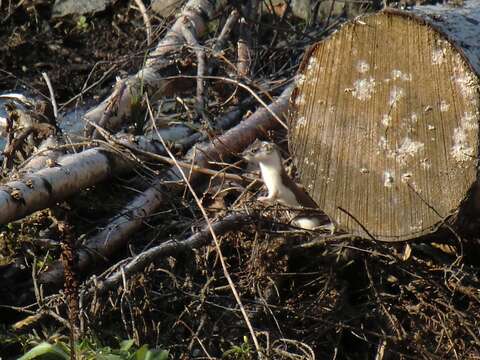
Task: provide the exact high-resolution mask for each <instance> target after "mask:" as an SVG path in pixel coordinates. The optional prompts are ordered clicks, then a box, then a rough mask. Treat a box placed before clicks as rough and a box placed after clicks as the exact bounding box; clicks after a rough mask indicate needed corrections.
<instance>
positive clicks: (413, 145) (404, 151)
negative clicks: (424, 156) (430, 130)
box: [395, 136, 425, 165]
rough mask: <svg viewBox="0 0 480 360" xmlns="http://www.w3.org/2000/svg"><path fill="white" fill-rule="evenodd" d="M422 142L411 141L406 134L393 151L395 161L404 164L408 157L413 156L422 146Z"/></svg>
mask: <svg viewBox="0 0 480 360" xmlns="http://www.w3.org/2000/svg"><path fill="white" fill-rule="evenodd" d="M424 146H425V145H424V144H423V143H422V142H420V141H413V140H412V139H410V138H409V137H408V136H407V137H405V138H404V139H403V142H402V144H401V145H400V147H399V148H398V149H397V150H396V151H395V157H396V159H397V161H398V162H399V163H400V164H402V165H404V164H405V163H406V162H407V159H408V158H409V157H414V156H415V155H417V153H418V152H419V151H420V150H422V149H423V148H424Z"/></svg>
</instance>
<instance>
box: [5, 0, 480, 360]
mask: <svg viewBox="0 0 480 360" xmlns="http://www.w3.org/2000/svg"><path fill="white" fill-rule="evenodd" d="M21 3H23V2H21ZM135 3H137V2H135ZM188 3H189V4H190V7H187V8H184V11H183V13H182V14H181V15H180V14H177V16H176V17H174V16H172V17H170V18H168V19H160V18H157V17H155V16H154V15H153V14H152V13H151V11H150V9H147V16H148V17H149V18H150V21H151V23H152V28H153V29H154V31H153V32H152V34H151V36H152V39H151V41H152V45H153V46H156V45H158V44H161V46H156V48H155V49H152V48H147V45H146V44H147V42H146V36H147V35H146V34H147V31H146V30H145V25H144V22H145V13H144V14H143V16H142V14H141V13H140V12H138V11H133V10H132V8H131V3H130V2H127V1H125V2H119V3H117V4H116V5H115V6H114V7H112V8H111V9H108V10H107V11H106V12H105V13H101V14H99V15H96V16H95V17H92V18H88V20H87V26H86V27H85V25H82V24H83V22H82V23H80V25H79V22H78V19H63V20H58V19H57V20H55V21H54V20H51V19H50V18H49V14H48V5H45V4H41V5H39V6H36V5H35V2H33V5H32V6H33V9H32V8H28V9H30V10H28V9H27V10H25V9H24V8H25V6H23V5H22V6H20V5H19V6H17V7H14V8H15V10H13V11H11V10H8V11H10V12H9V16H8V18H6V20H5V21H3V23H2V25H1V26H2V27H4V28H5V30H6V31H4V32H3V33H2V36H5V37H8V38H9V39H10V38H12V37H14V36H16V35H15V34H16V32H17V33H18V32H19V31H20V30H21V31H23V32H21V34H22V37H21V38H22V39H23V40H22V41H23V42H22V44H24V45H22V46H27V45H25V44H29V45H30V46H33V48H34V49H37V51H38V53H40V52H41V51H40V48H41V46H40V45H39V41H40V40H38V39H42V41H45V39H46V37H47V35H48V34H52V33H53V34H54V35H55V36H54V40H52V41H51V42H48V41H47V42H46V45H47V48H48V49H50V50H49V51H55V52H54V54H56V52H60V53H64V51H63V50H62V49H64V48H65V49H66V48H68V51H70V53H69V54H70V55H68V56H67V53H66V52H65V54H66V55H65V58H62V59H63V60H64V61H65V62H64V63H63V66H58V65H56V64H55V63H54V62H50V61H49V60H47V63H46V64H44V65H42V66H43V67H42V66H40V67H38V66H39V65H38V64H37V63H36V62H37V61H40V60H39V59H40V57H36V55H35V54H37V52H33V55H32V58H31V59H30V58H26V57H24V56H23V54H24V53H25V51H27V50H25V48H24V47H22V46H20V45H18V44H16V43H15V44H13V45H12V44H11V43H8V42H6V43H5V45H4V49H2V52H1V53H2V55H1V56H2V57H3V58H4V62H3V64H4V65H3V66H4V67H5V68H4V69H0V71H1V73H2V74H6V75H5V76H4V77H0V86H1V89H2V91H4V92H12V91H19V89H21V90H22V91H25V88H21V87H19V85H18V84H21V83H24V82H28V83H29V84H31V88H29V90H28V91H27V92H26V94H27V95H28V98H29V99H34V98H35V97H36V96H38V94H40V93H41V92H42V93H44V94H45V96H43V101H45V102H46V103H48V102H49V101H50V100H51V97H50V96H49V95H47V94H48V89H47V86H46V85H45V83H44V81H43V78H42V77H41V75H40V72H41V71H48V74H49V77H50V80H51V83H52V87H53V90H54V93H55V97H56V101H57V102H58V108H59V112H60V114H61V115H60V117H59V128H61V129H62V131H61V132H57V131H53V129H51V126H54V125H49V126H46V125H38V124H45V121H46V119H45V117H44V116H42V115H41V114H42V113H41V112H39V111H38V106H37V107H36V106H30V107H29V106H28V105H27V104H25V103H24V102H19V101H10V102H9V106H10V107H11V108H10V111H12V112H15V114H17V115H16V116H17V117H22V116H27V117H28V114H36V115H35V116H36V117H32V116H30V118H29V119H33V118H34V119H36V120H35V121H32V122H30V123H29V125H28V126H30V127H32V129H37V128H39V127H40V128H42V129H43V128H48V129H49V130H50V129H51V130H52V133H47V135H46V137H47V138H49V139H52V137H54V138H55V142H54V143H49V145H48V146H47V147H46V148H43V150H42V148H41V146H42V144H43V141H42V138H41V137H38V136H35V135H37V133H36V132H35V131H34V130H28V129H29V128H28V126H25V125H24V124H23V123H21V122H19V121H16V122H15V124H16V125H17V127H13V126H12V127H10V128H9V129H8V130H7V135H8V136H9V139H10V140H9V143H8V147H7V148H6V149H7V150H9V151H8V152H7V153H6V154H5V156H4V160H3V164H4V174H3V179H2V185H3V187H2V194H3V195H2V196H3V198H2V197H0V204H1V203H2V201H4V203H5V204H9V206H10V207H8V211H9V212H8V211H7V210H2V214H0V218H1V219H4V220H3V222H4V223H5V225H2V228H1V232H0V249H1V252H0V261H1V262H0V264H1V265H0V282H1V284H2V287H1V289H0V304H2V306H1V308H0V318H1V319H2V321H3V322H4V323H3V324H2V325H1V327H0V331H1V332H3V334H1V336H0V341H1V342H0V349H1V350H0V352H1V355H2V356H4V358H7V359H8V358H17V357H18V354H19V353H20V352H21V347H20V345H21V344H22V342H23V343H25V342H26V341H27V340H28V339H32V338H35V339H36V340H38V339H39V338H40V339H46V340H48V341H51V342H54V341H63V342H65V343H68V339H69V336H70V334H73V337H74V338H82V339H84V338H97V339H100V340H101V342H102V343H104V344H113V343H115V342H116V340H117V339H126V338H131V339H134V340H135V342H136V343H137V344H144V343H148V344H150V345H151V346H152V347H153V346H158V347H160V348H162V349H167V350H169V352H170V357H171V358H174V359H178V358H183V359H188V358H220V357H222V356H227V357H230V358H237V359H250V358H252V359H253V358H257V357H263V358H269V359H314V358H316V359H324V358H328V359H378V360H382V359H446V358H448V359H475V358H480V340H479V337H480V334H479V332H478V328H479V324H478V321H479V319H480V318H479V314H480V295H479V291H478V289H479V288H480V282H479V279H478V266H479V264H478V258H477V256H476V251H477V248H478V245H477V243H476V239H475V238H474V236H472V238H470V239H463V238H459V237H457V236H455V234H453V235H452V234H451V233H450V232H448V231H446V232H444V233H439V234H436V235H435V236H432V237H429V238H426V239H420V241H413V242H409V243H408V244H407V243H398V244H394V245H389V244H384V243H379V242H374V241H371V240H361V239H358V238H351V237H348V236H346V235H345V234H337V235H334V236H330V235H327V234H318V233H310V232H302V231H299V230H296V229H293V228H292V227H291V226H289V224H288V221H287V220H286V216H285V213H286V209H282V208H281V207H279V206H275V205H274V206H264V205H262V204H260V203H258V202H257V201H256V198H257V197H258V194H259V193H260V192H262V191H263V190H262V188H261V182H260V181H258V180H255V179H257V178H258V176H257V175H258V172H255V170H254V169H251V168H250V167H248V166H247V164H245V163H244V162H243V161H242V158H241V154H242V152H243V150H244V149H245V148H247V147H248V145H249V144H250V143H251V142H253V140H254V139H255V138H257V137H260V138H263V139H267V140H271V141H275V142H276V143H277V144H279V145H280V146H281V147H282V149H283V155H284V158H286V159H287V160H286V166H287V169H288V170H289V171H290V172H291V174H292V175H295V170H294V169H293V166H292V163H291V160H290V159H288V158H289V155H288V152H287V150H286V149H287V143H286V142H287V140H286V138H287V136H286V131H285V129H283V127H282V125H281V121H282V122H283V121H284V120H285V119H284V116H283V115H284V113H285V112H286V108H287V103H288V97H289V94H290V91H291V84H292V80H293V78H294V76H295V74H296V70H297V68H298V64H299V62H300V61H301V57H302V55H303V53H304V51H305V49H306V47H307V46H308V45H310V44H312V43H314V42H315V41H318V40H320V39H322V38H323V37H325V36H326V35H327V34H328V33H329V31H331V30H332V29H334V28H335V26H336V25H338V23H339V21H340V19H336V18H332V19H331V18H330V16H329V17H328V22H327V23H316V22H312V21H306V22H305V21H300V20H299V19H296V18H294V17H292V15H291V13H289V11H288V10H287V11H286V12H285V13H283V12H282V13H281V14H280V15H278V14H277V15H272V14H270V13H269V12H268V11H265V10H264V12H263V13H262V15H261V16H260V15H255V14H257V12H256V11H255V10H254V9H255V8H256V7H257V6H262V7H263V8H264V9H265V8H268V7H269V6H270V1H266V2H263V3H257V2H256V1H248V2H246V3H245V4H246V5H245V4H243V2H242V3H241V4H238V3H235V2H232V3H229V2H226V1H225V2H223V1H189V2H188ZM132 4H133V2H132ZM192 4H194V5H198V6H200V8H196V7H194V6H192ZM199 4H200V5H199ZM242 4H243V5H245V6H240V5H242ZM204 5H205V6H208V7H209V8H208V9H202V8H201V6H204ZM0 6H1V10H0V11H6V10H7V6H6V5H5V4H2V5H0ZM199 9H201V10H203V12H198V10H199ZM28 11H30V13H29V14H37V16H36V17H35V16H33V15H31V16H30V15H29V16H26V15H23V16H22V14H24V13H23V12H27V13H28ZM44 11H45V13H44ZM19 12H20V13H19ZM199 13H201V16H200V17H199V18H196V17H195V16H198V15H199ZM25 16H26V19H28V20H25ZM18 17H20V18H18ZM34 19H35V20H34ZM22 21H23V24H24V25H23V27H21V26H20V27H19V25H18V24H19V23H22ZM44 23H47V24H48V27H49V30H48V31H47V32H46V33H45V32H43V31H41V30H39V26H40V25H41V24H44ZM185 24H189V26H185ZM110 26H111V27H110ZM79 29H83V31H81V30H79ZM155 29H157V30H155ZM158 29H159V30H158ZM172 29H177V30H178V31H175V32H171V30H172ZM179 29H180V30H179ZM60 30H62V31H63V32H64V33H65V34H67V36H66V37H65V38H64V35H63V34H61V33H60ZM30 32H33V34H35V35H36V36H31V35H30ZM69 36H70V37H74V38H76V39H77V40H76V42H75V44H82V45H81V46H78V47H77V46H66V44H67V43H68V41H67V39H68V38H69ZM58 42H60V43H62V45H60V46H59V47H55V46H53V45H55V44H56V43H58ZM123 42H125V44H124V45H123ZM52 44H53V45H52ZM83 44H88V46H86V47H85V46H84V45H83ZM19 46H20V48H19ZM167 47H169V48H168V51H167ZM27 48H28V47H27ZM52 49H54V50H52ZM75 52H78V54H76V53H75ZM122 55H124V56H122ZM76 56H81V57H82V59H84V60H85V61H83V60H82V61H79V62H80V63H81V64H82V66H83V67H84V68H82V70H78V68H77V67H76V66H75V61H72V60H71V59H75V58H76ZM20 58H22V59H23V60H22V61H24V65H25V66H26V67H27V68H28V70H27V71H24V72H21V71H20V69H21V66H22V64H21V63H19V62H18V59H20ZM68 59H70V60H68ZM42 61H43V60H42ZM36 64H37V65H36ZM34 69H37V70H34ZM122 70H123V71H124V73H122V72H121V71H122ZM70 73H71V76H70V75H68V74H70ZM119 73H120V74H121V75H122V77H121V79H120V80H118V81H117V82H116V84H115V85H114V86H113V88H111V87H109V85H111V84H113V82H114V76H115V75H117V74H119ZM127 73H128V74H134V75H130V76H126V75H125V74H127ZM13 74H15V76H13ZM65 78H69V79H70V78H72V79H73V80H72V81H68V82H67V81H65ZM77 80H78V81H77ZM105 97H107V100H105V101H103V102H101V103H99V100H101V99H103V98H105ZM92 98H93V99H94V101H92V100H91V99H92ZM32 101H33V100H32ZM34 102H35V104H37V103H38V100H35V101H34ZM50 102H51V101H50ZM91 104H93V106H91ZM267 105H268V109H267ZM75 109H76V110H75ZM73 111H80V112H81V114H85V113H87V116H86V117H83V119H84V120H86V121H85V123H82V125H85V128H86V130H87V131H86V132H85V133H83V131H82V132H81V133H75V132H73V131H70V130H71V129H70V128H69V127H62V120H61V118H62V117H63V116H64V115H65V114H66V113H71V112H73ZM38 114H40V115H38ZM43 114H45V112H43ZM49 114H50V113H49ZM88 114H90V116H88ZM92 114H93V115H92ZM13 118H15V116H13ZM47 118H48V119H50V120H51V116H48V117H47ZM8 119H9V121H11V120H12V116H11V115H9V116H8ZM112 119H113V120H112ZM63 121H65V120H63ZM77 121H80V120H77ZM240 121H241V122H240ZM32 124H33V125H32ZM55 126H56V123H55ZM83 127H84V126H82V130H83ZM172 127H176V129H177V130H178V133H177V132H173V131H172V132H171V133H172V134H173V135H172V137H170V135H171V134H170V133H169V131H170V130H169V128H170V129H171V128H172ZM27 131H28V133H26V132H27ZM52 134H53V135H52ZM178 134H180V135H178ZM42 135H43V132H42ZM167 139H168V140H167ZM164 140H165V141H167V142H168V148H169V149H170V150H171V152H170V153H167V152H166V151H165V147H164V146H163V145H164V144H163V141H164ZM52 144H53V145H52ZM193 145H196V146H195V147H193V148H192V146H193ZM192 149H193V150H192ZM188 150H190V152H188ZM32 154H37V155H32ZM42 155H45V156H44V157H42ZM32 156H34V158H40V157H42V159H43V160H42V161H43V162H42V164H43V165H41V167H40V168H41V170H38V169H39V168H35V169H34V170H29V169H28V167H27V168H25V161H26V160H27V159H28V158H30V157H32ZM78 164H80V165H78ZM36 166H39V165H36ZM77 167H79V168H77ZM180 169H183V170H182V171H183V175H185V177H186V181H185V179H183V176H182V172H181V170H180ZM72 179H73V181H72ZM46 184H48V185H46ZM187 185H189V186H187ZM42 186H43V187H45V188H46V189H47V190H46V191H43V192H40V193H41V194H42V195H41V196H40V195H38V193H39V192H37V190H39V189H42ZM57 186H58V188H57ZM5 194H6V195H5ZM7 195H8V196H7ZM12 199H13V200H12ZM196 200H198V202H197V201H196ZM2 209H7V207H5V208H2ZM36 210H40V211H36ZM35 211H36V212H35ZM16 219H18V220H16ZM13 220H15V221H13ZM212 234H214V236H213V237H212ZM432 241H435V242H437V243H446V244H450V246H449V247H445V246H441V248H442V249H441V250H440V249H439V248H438V246H439V245H436V246H434V245H432V244H431V243H432ZM72 255H74V258H72ZM61 257H63V262H62V263H61V262H59V260H60V258H61ZM62 264H63V265H62ZM65 265H68V266H67V271H66V275H67V276H66V278H67V281H65V284H68V286H67V288H66V289H63V286H64V276H63V266H65ZM76 294H78V298H77V295H76ZM77 300H78V301H77ZM77 314H78V315H77ZM245 339H246V340H245Z"/></svg>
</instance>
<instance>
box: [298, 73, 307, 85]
mask: <svg viewBox="0 0 480 360" xmlns="http://www.w3.org/2000/svg"><path fill="white" fill-rule="evenodd" d="M306 79H307V77H306V76H305V74H300V75H298V76H297V84H298V86H303V84H304V83H305V80H306Z"/></svg>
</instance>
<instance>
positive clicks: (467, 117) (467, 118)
mask: <svg viewBox="0 0 480 360" xmlns="http://www.w3.org/2000/svg"><path fill="white" fill-rule="evenodd" d="M477 115H478V114H477ZM460 126H462V127H464V128H465V129H467V130H477V129H478V121H477V116H475V115H474V114H472V113H471V112H464V113H463V116H462V118H461V119H460Z"/></svg>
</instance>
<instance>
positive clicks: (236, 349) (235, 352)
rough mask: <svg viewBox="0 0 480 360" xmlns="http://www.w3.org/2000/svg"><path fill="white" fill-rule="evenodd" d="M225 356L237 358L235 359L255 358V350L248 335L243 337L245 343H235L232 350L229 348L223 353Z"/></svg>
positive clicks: (248, 359) (247, 359)
mask: <svg viewBox="0 0 480 360" xmlns="http://www.w3.org/2000/svg"><path fill="white" fill-rule="evenodd" d="M222 357H223V358H225V359H235V360H250V359H253V351H252V347H251V346H250V343H249V342H248V337H246V336H244V337H243V344H242V345H240V346H237V345H233V346H232V348H231V349H230V350H227V351H225V352H224V353H223V356H222Z"/></svg>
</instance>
